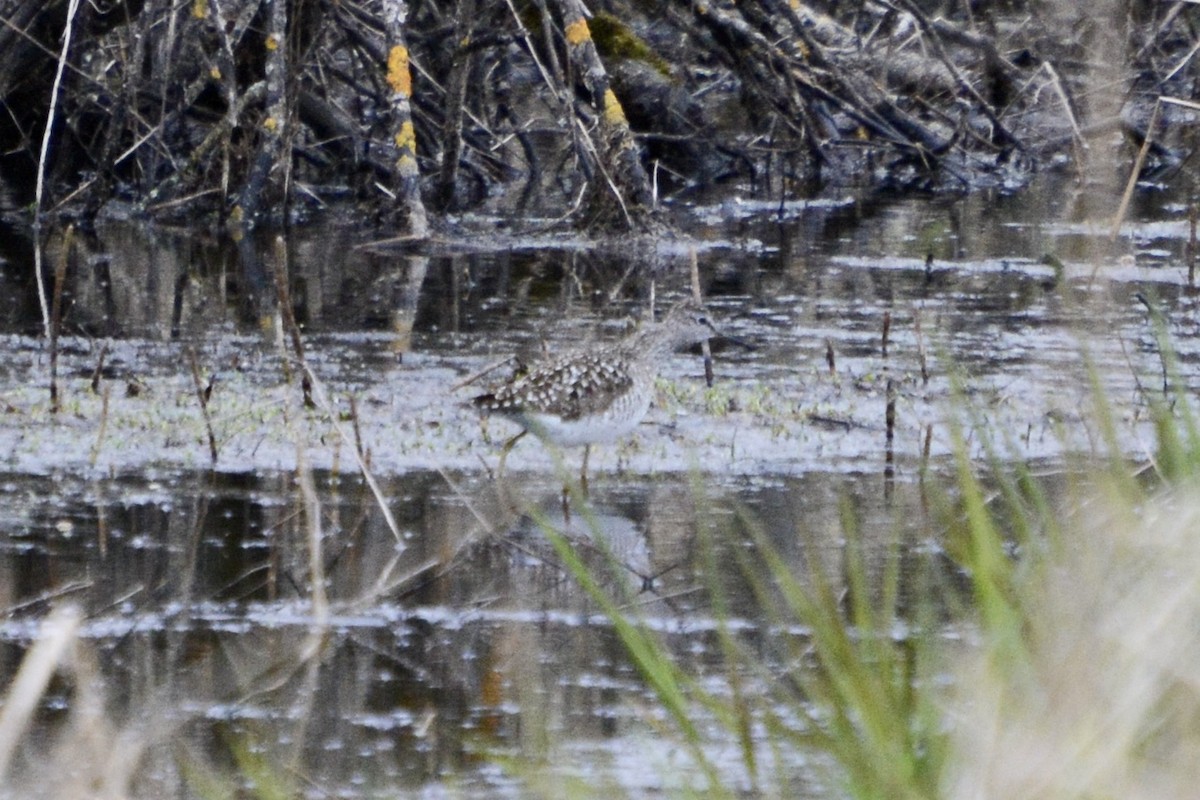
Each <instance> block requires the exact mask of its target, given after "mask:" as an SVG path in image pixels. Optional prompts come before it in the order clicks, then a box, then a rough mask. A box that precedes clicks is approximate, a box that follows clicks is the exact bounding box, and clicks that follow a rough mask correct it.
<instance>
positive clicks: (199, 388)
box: [187, 347, 217, 468]
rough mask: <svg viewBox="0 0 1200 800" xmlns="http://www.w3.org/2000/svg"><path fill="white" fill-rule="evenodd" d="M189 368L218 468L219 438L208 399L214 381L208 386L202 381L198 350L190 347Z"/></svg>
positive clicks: (215, 464) (213, 463)
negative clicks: (215, 430)
mask: <svg viewBox="0 0 1200 800" xmlns="http://www.w3.org/2000/svg"><path fill="white" fill-rule="evenodd" d="M187 354H188V366H190V367H191V370H192V383H194V384H195V386H196V398H197V399H198V400H199V401H200V413H201V414H202V415H203V416H204V428H205V430H207V431H208V454H209V456H210V457H211V458H212V465H213V467H214V468H215V467H216V466H217V437H216V435H215V434H214V433H213V426H212V416H211V415H210V414H209V413H208V398H209V397H210V396H211V395H212V381H209V383H208V386H207V387H206V386H205V385H204V382H203V381H201V380H200V366H199V365H198V364H197V363H196V350H195V348H192V347H189V348H188V350H187Z"/></svg>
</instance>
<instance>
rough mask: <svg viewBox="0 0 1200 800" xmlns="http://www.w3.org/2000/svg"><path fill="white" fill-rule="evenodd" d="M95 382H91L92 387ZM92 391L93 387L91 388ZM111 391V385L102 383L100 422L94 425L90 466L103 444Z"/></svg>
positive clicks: (98, 454)
mask: <svg viewBox="0 0 1200 800" xmlns="http://www.w3.org/2000/svg"><path fill="white" fill-rule="evenodd" d="M94 386H95V383H94V382H93V387H94ZM93 391H95V389H94V388H93ZM111 393H112V387H111V386H109V385H108V384H104V391H103V392H101V393H99V394H100V424H99V425H98V426H96V443H95V444H94V445H92V452H91V454H90V456H89V458H88V464H89V465H90V466H93V467H94V466H96V461H97V460H98V459H99V458H100V447H101V446H102V445H103V444H104V434H105V432H106V431H107V430H108V396H109V394H111Z"/></svg>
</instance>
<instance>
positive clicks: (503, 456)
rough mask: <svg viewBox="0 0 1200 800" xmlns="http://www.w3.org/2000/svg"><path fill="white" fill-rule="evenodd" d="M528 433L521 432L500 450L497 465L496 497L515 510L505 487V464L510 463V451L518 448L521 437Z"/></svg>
mask: <svg viewBox="0 0 1200 800" xmlns="http://www.w3.org/2000/svg"><path fill="white" fill-rule="evenodd" d="M526 433H528V431H521V432H520V433H518V434H517V435H516V436H514V437H512V438H511V439H509V440H508V441H507V442H505V443H504V446H503V447H501V448H500V463H499V464H497V465H496V495H497V496H498V497H499V498H500V502H501V503H503V504H504V505H506V506H508V507H509V508H510V509H513V510H516V507H515V506H514V505H513V504H512V501H511V498H510V497H509V495H508V489H507V487H506V486H505V485H504V464H505V462H507V461H508V453H509V451H510V450H512V449H513V448H514V447H516V445H517V442H519V441H521V437H522V436H524V435H525V434H526Z"/></svg>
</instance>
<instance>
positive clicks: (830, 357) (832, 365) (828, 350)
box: [825, 337, 837, 377]
mask: <svg viewBox="0 0 1200 800" xmlns="http://www.w3.org/2000/svg"><path fill="white" fill-rule="evenodd" d="M825 363H826V364H827V365H829V375H830V377H833V376H835V375H837V356H836V355H835V354H834V351H833V339H830V338H828V337H826V338H825Z"/></svg>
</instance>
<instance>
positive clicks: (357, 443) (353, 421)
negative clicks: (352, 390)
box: [349, 395, 371, 465]
mask: <svg viewBox="0 0 1200 800" xmlns="http://www.w3.org/2000/svg"><path fill="white" fill-rule="evenodd" d="M349 397H350V425H351V427H352V428H353V429H354V452H356V453H358V457H359V458H360V459H362V462H363V463H364V464H367V465H369V464H370V463H371V459H370V457H369V456H368V454H367V451H366V448H364V447H363V440H362V426H360V425H359V424H358V402H357V401H355V399H354V395H350V396H349Z"/></svg>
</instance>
